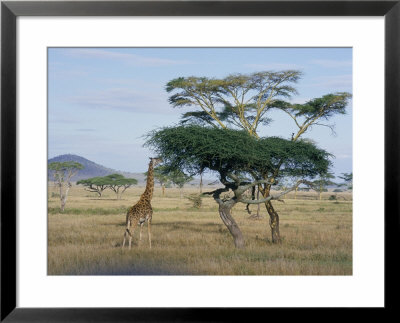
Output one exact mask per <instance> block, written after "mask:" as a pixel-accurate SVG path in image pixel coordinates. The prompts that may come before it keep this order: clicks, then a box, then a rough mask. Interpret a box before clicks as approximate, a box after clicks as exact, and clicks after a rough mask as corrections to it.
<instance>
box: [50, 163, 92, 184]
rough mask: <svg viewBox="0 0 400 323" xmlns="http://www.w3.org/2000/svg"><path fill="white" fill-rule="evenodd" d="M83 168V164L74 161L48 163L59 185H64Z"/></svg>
mask: <svg viewBox="0 0 400 323" xmlns="http://www.w3.org/2000/svg"><path fill="white" fill-rule="evenodd" d="M83 168H84V166H83V165H82V164H80V163H78V162H74V161H66V162H53V163H50V164H49V165H48V169H49V170H50V171H51V173H52V175H53V178H54V181H56V182H57V183H58V185H62V184H63V183H64V182H66V183H67V184H68V183H69V181H70V179H71V177H72V176H74V175H75V174H76V173H77V172H78V171H79V170H80V169H83Z"/></svg>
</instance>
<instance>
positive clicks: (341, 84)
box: [303, 74, 353, 92]
mask: <svg viewBox="0 0 400 323" xmlns="http://www.w3.org/2000/svg"><path fill="white" fill-rule="evenodd" d="M303 86H307V87H316V86H318V87H321V88H329V89H330V90H331V92H337V91H351V89H352V86H353V76H352V75H351V74H342V75H332V76H321V77H317V78H314V79H313V80H312V82H311V83H309V84H303Z"/></svg>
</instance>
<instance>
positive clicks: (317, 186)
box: [311, 173, 337, 201]
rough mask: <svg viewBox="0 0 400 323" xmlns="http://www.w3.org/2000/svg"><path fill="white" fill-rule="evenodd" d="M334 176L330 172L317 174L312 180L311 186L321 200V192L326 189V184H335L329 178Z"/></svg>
mask: <svg viewBox="0 0 400 323" xmlns="http://www.w3.org/2000/svg"><path fill="white" fill-rule="evenodd" d="M333 178H335V176H334V175H333V174H332V173H324V174H321V175H319V176H318V179H316V180H315V181H313V182H312V185H311V188H312V189H313V190H314V191H316V192H317V193H318V198H319V200H320V201H321V200H322V192H327V191H328V186H331V185H337V184H336V183H335V182H333V181H332V180H331V179H333Z"/></svg>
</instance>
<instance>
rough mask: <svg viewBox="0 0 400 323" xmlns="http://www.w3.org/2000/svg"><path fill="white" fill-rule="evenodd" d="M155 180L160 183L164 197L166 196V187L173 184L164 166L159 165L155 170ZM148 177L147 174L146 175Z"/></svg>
mask: <svg viewBox="0 0 400 323" xmlns="http://www.w3.org/2000/svg"><path fill="white" fill-rule="evenodd" d="M153 173H154V178H155V179H156V180H157V181H158V182H159V183H160V186H161V191H162V196H163V197H164V196H165V186H166V185H168V183H170V182H171V180H170V178H169V176H168V174H167V173H166V168H165V166H163V165H159V166H157V167H156V168H154V172H153ZM145 175H146V176H147V172H146V173H145Z"/></svg>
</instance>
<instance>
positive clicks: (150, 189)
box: [142, 161, 154, 200]
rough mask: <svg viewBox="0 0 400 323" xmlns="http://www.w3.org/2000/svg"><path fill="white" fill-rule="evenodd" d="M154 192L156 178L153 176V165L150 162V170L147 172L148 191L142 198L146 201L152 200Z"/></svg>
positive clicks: (146, 190) (145, 191)
mask: <svg viewBox="0 0 400 323" xmlns="http://www.w3.org/2000/svg"><path fill="white" fill-rule="evenodd" d="M153 191H154V176H153V163H152V162H151V161H150V164H149V169H148V171H147V184H146V189H145V190H144V192H143V194H142V198H143V199H146V200H151V198H152V197H153Z"/></svg>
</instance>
